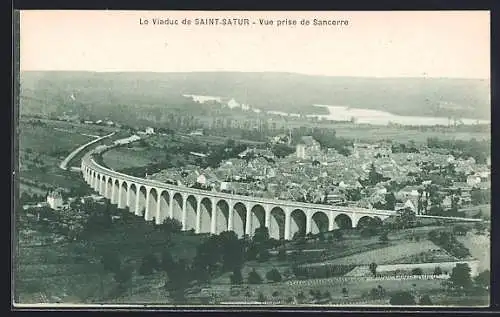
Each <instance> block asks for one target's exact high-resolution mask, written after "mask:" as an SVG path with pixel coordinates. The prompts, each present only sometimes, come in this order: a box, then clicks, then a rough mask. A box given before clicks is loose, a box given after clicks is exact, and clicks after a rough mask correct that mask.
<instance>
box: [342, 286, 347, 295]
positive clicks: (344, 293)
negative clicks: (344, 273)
mask: <svg viewBox="0 0 500 317" xmlns="http://www.w3.org/2000/svg"><path fill="white" fill-rule="evenodd" d="M342 295H344V297H347V296H349V290H348V289H347V288H346V287H343V288H342Z"/></svg>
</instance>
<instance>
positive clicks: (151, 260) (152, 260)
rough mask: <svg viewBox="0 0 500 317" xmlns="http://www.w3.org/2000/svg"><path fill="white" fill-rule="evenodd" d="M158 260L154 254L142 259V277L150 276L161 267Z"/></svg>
mask: <svg viewBox="0 0 500 317" xmlns="http://www.w3.org/2000/svg"><path fill="white" fill-rule="evenodd" d="M159 266H160V265H159V263H158V259H157V258H156V256H155V255H154V254H148V255H146V256H145V257H144V258H143V259H142V263H141V266H140V268H139V274H140V275H150V274H152V273H153V272H154V271H155V270H157V269H158V267H159Z"/></svg>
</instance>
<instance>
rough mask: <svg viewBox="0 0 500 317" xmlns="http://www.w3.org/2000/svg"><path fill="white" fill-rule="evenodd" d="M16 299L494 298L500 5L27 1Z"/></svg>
mask: <svg viewBox="0 0 500 317" xmlns="http://www.w3.org/2000/svg"><path fill="white" fill-rule="evenodd" d="M17 13H18V15H19V23H18V25H17V27H18V28H19V38H18V39H17V42H16V44H18V45H17V53H18V60H17V61H18V69H17V72H16V75H17V79H18V82H17V84H18V86H17V89H16V98H17V102H16V103H15V105H14V107H15V109H14V110H15V113H16V120H17V138H16V142H17V150H16V153H15V155H16V156H17V157H18V160H17V164H16V166H14V175H15V180H14V181H15V183H14V184H15V188H16V190H17V192H16V195H15V201H14V203H15V208H14V210H13V213H14V215H15V217H14V218H15V221H14V223H13V229H12V235H13V255H12V259H13V270H12V271H13V273H12V279H13V292H12V293H13V295H12V296H13V301H14V305H15V307H56V308H57V307H101V308H102V307H115V308H116V307H125V308H126V307H128V308H133V307H164V308H172V307H174V308H175V307H183V308H187V309H188V308H190V307H205V308H209V309H210V308H217V309H221V308H235V307H237V308H240V309H245V308H252V307H260V308H269V309H271V308H274V307H288V308H291V309H294V308H299V307H320V308H321V309H323V310H324V309H330V308H332V309H333V308H339V307H358V306H366V307H391V306H399V307H407V306H418V307H485V306H489V302H490V294H489V287H490V283H491V282H490V270H491V268H490V215H491V212H490V210H491V150H490V148H491V132H490V129H491V115H490V103H491V101H490V88H491V87H490V14H489V12H488V11H411V12H410V11H408V12H406V11H391V12H389V11H373V12H369V11H366V12H364V11H356V12H348V11H321V12H320V11H317V12H315V11H302V12H301V11H290V12H287V11H281V12H278V11H273V12H270V11H269V12H267V11H251V12H250V11H248V12H247V11H113V10H105V11H68V10H66V11H56V10H39V11H37V10H24V11H18V12H17Z"/></svg>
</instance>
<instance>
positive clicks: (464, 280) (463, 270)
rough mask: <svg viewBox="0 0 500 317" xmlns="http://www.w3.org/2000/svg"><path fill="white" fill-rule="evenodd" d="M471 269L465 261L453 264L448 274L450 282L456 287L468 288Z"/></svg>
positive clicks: (470, 282)
mask: <svg viewBox="0 0 500 317" xmlns="http://www.w3.org/2000/svg"><path fill="white" fill-rule="evenodd" d="M470 272H471V269H470V267H469V265H468V264H467V263H458V264H457V265H455V267H454V268H453V270H452V271H451V275H450V282H451V283H452V285H453V286H454V287H457V288H468V287H470V286H471V284H472V281H471V275H470Z"/></svg>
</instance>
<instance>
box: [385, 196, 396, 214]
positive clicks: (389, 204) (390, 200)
mask: <svg viewBox="0 0 500 317" xmlns="http://www.w3.org/2000/svg"><path fill="white" fill-rule="evenodd" d="M395 208H396V196H395V195H394V193H393V192H389V193H387V194H385V209H386V210H394V209H395Z"/></svg>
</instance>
